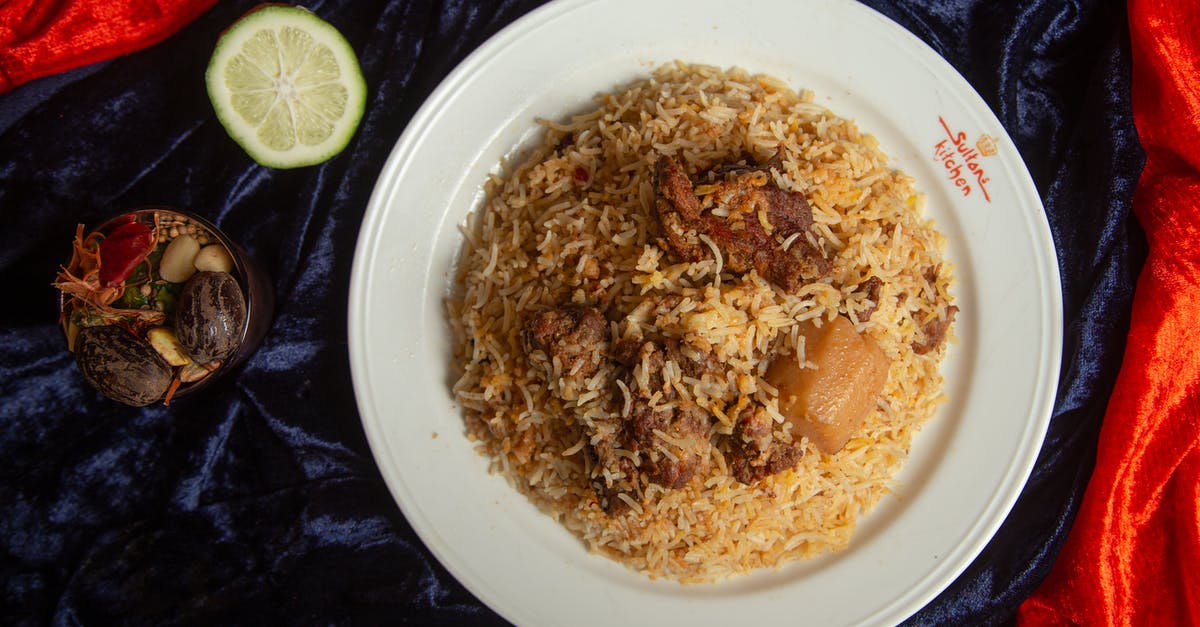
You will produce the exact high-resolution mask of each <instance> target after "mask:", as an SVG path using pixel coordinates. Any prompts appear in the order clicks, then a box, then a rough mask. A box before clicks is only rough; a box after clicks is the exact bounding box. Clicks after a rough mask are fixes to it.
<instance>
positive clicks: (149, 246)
mask: <svg viewBox="0 0 1200 627" xmlns="http://www.w3.org/2000/svg"><path fill="white" fill-rule="evenodd" d="M152 250H154V231H153V230H152V229H151V228H150V227H149V226H147V225H145V224H143V223H141V222H126V223H125V224H122V225H120V226H118V227H117V228H115V229H113V230H112V232H110V233H109V234H108V235H107V236H105V238H104V239H103V240H102V241H101V242H100V284H101V285H102V286H104V287H117V286H119V285H121V284H122V283H124V282H125V279H127V278H129V275H130V274H133V270H134V269H135V268H137V266H138V264H140V263H142V261H144V260H145V259H146V257H147V256H148V255H149V254H150V251H152Z"/></svg>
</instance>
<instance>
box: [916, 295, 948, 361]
mask: <svg viewBox="0 0 1200 627" xmlns="http://www.w3.org/2000/svg"><path fill="white" fill-rule="evenodd" d="M957 313H958V307H955V306H954V305H950V306H949V307H947V308H946V317H945V318H934V319H933V320H930V321H929V322H926V323H925V326H923V327H921V331H922V332H923V333H924V334H925V339H923V340H921V341H919V342H913V345H912V347H913V352H914V353H916V354H918V355H924V354H925V353H928V352H930V351H932V350H934V349H936V348H937V347H939V346H941V345H942V342H944V341H945V340H946V332H947V331H949V330H950V325H951V324H953V323H954V315H955V314H957Z"/></svg>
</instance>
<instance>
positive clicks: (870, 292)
mask: <svg viewBox="0 0 1200 627" xmlns="http://www.w3.org/2000/svg"><path fill="white" fill-rule="evenodd" d="M859 287H861V288H862V289H863V291H864V292H866V293H867V300H870V301H871V302H872V303H875V304H874V305H871V306H870V307H868V308H866V309H864V310H862V311H860V312H858V321H859V322H866V321H867V320H870V319H871V316H872V315H873V314H874V313H875V310H876V309H879V288H881V287H883V281H881V280H880V279H879V277H877V276H873V277H871V278H869V279H867V280H866V281H863V282H862V284H861V285H859Z"/></svg>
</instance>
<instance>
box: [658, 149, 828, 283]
mask: <svg viewBox="0 0 1200 627" xmlns="http://www.w3.org/2000/svg"><path fill="white" fill-rule="evenodd" d="M655 173H656V190H657V197H656V199H655V205H654V206H655V210H656V212H657V214H658V220H659V224H660V226H661V228H662V230H663V235H664V236H665V238H666V243H667V246H668V247H669V248H670V249H671V250H672V252H674V253H675V254H676V255H677V256H678V257H679V258H680V259H682V260H683V261H688V262H694V261H699V260H701V259H703V258H704V255H705V250H706V247H705V246H704V243H703V242H702V241H701V239H700V235H706V236H707V237H708V238H709V239H711V240H712V241H713V242H714V243H715V244H716V246H717V248H718V249H719V250H720V251H721V254H722V256H723V257H724V260H725V268H727V269H728V270H730V271H731V272H734V273H744V272H749V271H750V270H751V269H754V270H757V271H758V273H759V274H761V275H762V276H764V277H766V278H767V280H769V281H772V282H773V283H775V284H777V285H779V286H780V287H782V288H783V289H784V290H785V291H787V292H795V291H796V290H798V289H799V288H800V286H801V285H802V282H803V281H804V280H806V279H815V278H818V277H821V276H823V275H825V274H826V273H828V272H829V270H830V268H831V267H832V265H833V264H832V262H831V261H830V260H828V259H826V258H825V255H824V253H823V252H822V251H821V250H820V249H819V248H818V247H816V246H814V245H813V244H812V242H810V241H809V239H808V237H807V236H808V234H809V233H810V231H809V229H810V227H811V226H812V208H811V207H809V205H808V201H806V200H805V199H804V196H802V195H801V194H797V193H795V192H789V191H786V190H783V189H780V188H779V187H778V186H776V185H775V184H774V183H771V182H770V180H769V177H765V176H763V175H762V173H761V171H758V170H752V171H746V172H742V173H741V174H736V175H733V176H732V177H731V178H729V179H728V180H724V181H718V182H716V183H713V184H712V185H708V186H706V188H707V193H708V195H710V196H711V197H712V198H714V199H716V203H717V205H718V206H719V207H721V208H723V209H725V210H726V211H727V212H728V216H727V217H723V216H720V215H717V214H715V213H713V212H711V211H710V212H703V211H702V207H701V204H700V199H699V198H697V197H696V194H695V188H694V187H693V186H692V182H691V180H690V179H688V177H687V175H686V174H684V172H683V169H682V168H681V167H680V166H679V163H678V162H676V161H675V160H674V159H673V158H671V157H668V156H665V155H664V156H660V157H659V159H658V163H657V164H656V167H655ZM793 235H796V237H794V238H793V237H792V236H793ZM789 238H790V243H789V247H788V248H787V249H786V250H784V248H783V242H787V241H789Z"/></svg>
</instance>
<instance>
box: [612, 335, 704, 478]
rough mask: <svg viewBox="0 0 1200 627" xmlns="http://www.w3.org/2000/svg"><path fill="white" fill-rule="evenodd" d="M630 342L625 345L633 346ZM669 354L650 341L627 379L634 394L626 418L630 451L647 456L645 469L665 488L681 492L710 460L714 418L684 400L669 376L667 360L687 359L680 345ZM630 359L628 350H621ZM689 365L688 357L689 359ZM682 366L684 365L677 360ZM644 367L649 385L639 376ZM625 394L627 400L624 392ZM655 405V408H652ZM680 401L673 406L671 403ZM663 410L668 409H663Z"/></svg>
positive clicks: (643, 461) (643, 459) (631, 364)
mask: <svg viewBox="0 0 1200 627" xmlns="http://www.w3.org/2000/svg"><path fill="white" fill-rule="evenodd" d="M627 346H628V344H625V347H627ZM673 346H674V349H673V350H671V351H670V352H668V350H666V349H664V348H663V346H661V345H659V344H658V343H655V342H644V343H643V344H642V345H641V346H640V347H639V349H638V351H637V353H636V356H635V357H634V359H633V360H632V361H631V362H627V363H626V366H627V371H626V372H625V374H624V377H623V379H622V381H623V383H624V384H625V387H626V389H628V390H629V395H630V402H629V406H630V407H629V413H628V415H626V416H624V417H625V420H626V422H625V439H626V440H627V442H626V447H627V448H629V449H630V450H634V451H637V452H639V453H640V454H641V463H640V465H639V469H640V470H641V472H643V473H644V474H645V475H646V477H647V478H648V479H649V480H650V481H652V482H654V483H657V484H659V485H661V486H664V487H668V488H681V487H683V486H684V485H685V484H687V482H688V480H689V479H691V478H692V476H693V475H695V474H696V471H697V470H698V469H700V468H701V467H702V466H703V464H704V463H705V461H706V460H707V458H708V449H709V447H710V443H709V439H708V427H709V416H708V414H707V413H705V412H704V411H703V410H701V409H700V408H699V407H696V406H695V405H692V404H691V403H689V402H687V401H686V400H685V399H681V398H679V397H678V395H677V394H676V393H675V388H674V387H673V386H671V385H670V383H669V382H668V381H666V379H665V378H664V377H663V368H664V367H665V365H666V361H667V360H668V359H671V360H672V361H675V360H676V359H677V358H681V357H682V353H680V352H679V349H678V342H673ZM620 350H622V352H624V353H625V356H627V355H628V351H627V349H626V348H624V347H622V348H620ZM684 360H685V361H687V359H686V358H684ZM676 363H677V364H679V366H680V368H683V367H684V364H683V363H681V362H679V361H676ZM639 365H641V366H645V369H644V371H643V372H642V374H643V376H644V378H645V379H646V383H647V385H645V386H644V387H643V386H642V385H641V384H639V382H638V377H637V376H636V373H635V372H634V370H635V368H636V367H638V366H639ZM618 393H619V394H620V399H621V402H622V403H623V402H624V392H620V391H619V392H618ZM652 402H653V405H652V404H651V403H652ZM672 402H674V404H673V405H669V404H671V403H672ZM663 406H667V407H666V408H663Z"/></svg>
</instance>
